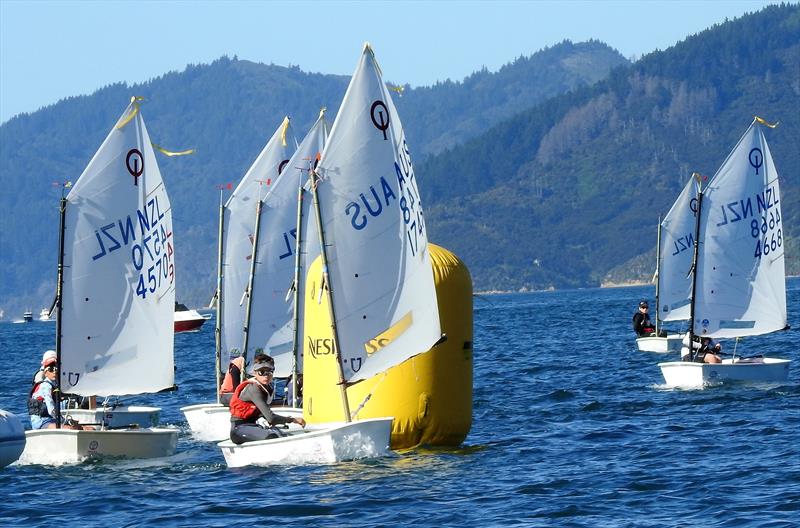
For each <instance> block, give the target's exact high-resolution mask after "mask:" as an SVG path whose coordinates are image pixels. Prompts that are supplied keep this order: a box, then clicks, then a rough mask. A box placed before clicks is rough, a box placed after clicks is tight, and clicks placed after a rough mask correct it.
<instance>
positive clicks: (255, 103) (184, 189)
mask: <svg viewBox="0 0 800 528" xmlns="http://www.w3.org/2000/svg"><path fill="white" fill-rule="evenodd" d="M358 51H359V50H354V52H353V65H354V67H355V64H356V62H357V59H358ZM376 51H377V54H378V58H379V59H380V50H376ZM625 64H627V61H626V60H625V59H624V58H623V57H622V56H621V55H620V54H619V53H618V52H616V51H615V50H613V49H611V48H609V47H608V46H606V45H604V44H601V43H599V42H587V43H577V44H574V43H571V42H569V41H565V42H562V43H560V44H557V45H555V46H552V47H550V48H547V49H545V50H542V51H540V52H538V53H536V54H534V55H532V56H530V57H521V58H518V59H516V60H515V61H513V62H511V63H509V64H508V65H506V66H504V67H503V68H501V69H500V70H499V71H498V72H496V73H490V72H487V71H486V70H480V71H478V72H477V73H475V74H473V75H471V76H470V77H468V78H466V79H464V80H463V81H459V82H453V81H450V80H448V81H444V82H441V83H438V84H436V85H435V86H432V87H422V88H411V87H408V86H405V89H404V90H403V93H402V96H398V97H395V101H396V103H397V106H398V108H399V111H400V114H401V117H402V119H403V122H404V125H405V129H406V135H407V137H408V139H409V143H410V144H411V145H412V149H413V152H414V156H415V159H416V162H417V163H420V162H421V161H422V160H423V159H424V158H425V157H426V156H427V155H428V154H429V153H432V152H438V151H440V150H441V149H442V148H444V147H450V146H454V145H457V144H459V143H462V142H464V141H465V140H468V139H471V138H474V137H476V136H479V135H480V134H482V133H483V132H484V131H485V130H486V129H487V128H489V127H490V126H492V125H495V124H497V123H499V122H501V121H502V120H503V119H506V118H508V117H510V116H513V115H515V114H516V113H518V112H519V111H522V110H524V109H526V108H530V107H531V106H534V105H536V104H538V103H540V102H542V101H544V100H546V99H548V98H550V97H553V96H556V95H559V94H563V93H565V92H567V91H568V90H571V89H573V88H576V87H579V86H586V85H589V84H591V83H593V82H595V81H597V80H598V79H601V78H604V77H606V76H607V75H608V73H609V71H610V70H611V69H612V68H613V67H616V66H620V65H625ZM382 67H383V69H384V71H385V72H386V78H387V80H388V81H389V82H390V84H392V85H393V86H397V85H398V83H397V82H392V81H393V79H392V75H391V70H392V68H391V65H390V64H382ZM397 81H402V80H397ZM348 82H349V77H347V76H337V75H324V74H312V73H306V72H303V71H302V70H301V69H300V68H299V67H290V68H285V67H279V66H275V65H264V64H255V63H252V62H248V61H243V60H237V59H236V58H235V57H234V58H233V59H230V58H227V57H223V58H221V59H219V60H217V61H215V62H214V63H212V64H209V65H193V66H189V67H187V68H186V69H185V70H184V71H182V72H172V73H168V74H166V75H163V76H161V77H158V78H156V79H153V80H151V81H149V82H147V83H144V84H139V85H134V86H127V85H125V84H115V85H111V86H107V87H105V88H102V89H100V90H98V91H97V92H95V93H94V94H92V95H90V96H81V97H71V98H68V99H64V100H62V101H60V102H58V103H57V104H54V105H52V106H49V107H46V108H44V109H41V110H39V111H37V112H34V113H31V114H22V115H19V116H16V117H14V118H12V119H10V120H9V121H7V122H6V123H3V124H2V125H0V186H2V189H3V193H0V207H1V208H2V210H3V211H4V215H3V217H4V219H3V222H2V229H0V266H2V269H3V272H4V274H3V280H2V281H0V310H4V311H5V313H6V318H7V319H8V318H13V317H18V316H19V315H20V314H21V312H22V311H23V310H24V309H26V308H30V309H33V310H34V311H35V310H36V309H38V308H40V307H42V306H45V305H48V304H49V303H50V301H51V300H52V297H53V291H54V284H55V268H56V258H57V255H56V252H57V244H56V238H57V222H58V214H57V203H58V196H59V191H58V189H57V188H56V187H54V186H53V185H52V184H53V182H56V181H64V180H73V181H74V180H75V179H76V178H77V177H78V176H79V175H80V174H81V172H82V171H83V169H84V167H85V166H86V164H87V163H88V161H89V160H90V159H91V157H92V155H93V154H94V152H95V151H96V150H97V148H98V147H99V146H100V143H101V142H102V140H103V138H104V137H105V136H106V135H107V134H108V131H109V130H110V128H111V127H112V126H113V124H114V123H115V122H116V120H117V118H118V117H119V114H120V113H121V112H122V111H123V110H124V108H125V106H126V105H127V103H128V101H129V99H130V97H131V96H132V95H139V96H143V97H144V98H145V102H144V104H143V106H142V112H143V115H144V117H145V120H146V122H147V127H148V130H149V132H150V136H151V138H152V139H153V141H154V142H156V143H158V144H160V145H162V146H164V147H166V148H169V149H173V150H180V149H184V148H189V147H193V148H195V149H196V151H197V152H196V154H194V155H192V156H188V157H182V158H164V157H160V158H159V165H160V167H161V172H162V175H163V176H164V179H165V182H166V184H167V187H168V189H169V192H170V198H171V201H172V205H173V215H174V226H175V233H176V248H177V257H176V266H177V273H178V277H179V279H178V286H177V288H178V292H177V293H178V298H179V299H180V300H182V301H183V302H185V303H187V304H190V305H199V304H201V303H204V302H207V300H208V298H209V297H210V295H211V292H212V289H213V287H214V283H215V280H214V275H215V273H216V271H215V252H216V249H215V247H216V245H215V244H216V232H217V226H216V221H217V220H216V219H217V204H218V199H219V195H218V192H217V191H216V186H217V184H220V183H226V182H236V181H238V180H239V179H240V178H241V177H242V175H243V174H244V172H245V171H246V169H247V168H248V166H249V165H250V164H251V163H252V161H253V160H254V159H255V157H256V155H257V154H258V153H259V152H260V150H261V148H262V147H263V145H264V143H265V142H266V140H267V139H268V138H269V137H270V136H271V135H272V133H273V132H274V131H275V129H276V128H277V126H278V125H279V124H280V122H281V120H282V119H283V116H284V115H287V114H288V115H291V116H292V122H293V126H294V129H295V132H296V134H297V135H298V137H299V138H302V135H303V134H304V133H305V131H306V130H307V129H308V127H309V126H310V125H311V124H312V122H313V121H314V119H315V118H316V116H317V114H318V112H319V109H320V107H323V106H326V107H327V108H328V115H329V118H330V120H331V121H332V120H333V118H334V117H335V115H336V110H337V108H338V105H339V102H340V101H341V98H342V96H343V95H344V91H345V89H346V87H347V83H348ZM443 242H444V243H445V244H447V241H446V240H444V241H443ZM498 286H499V285H498Z"/></svg>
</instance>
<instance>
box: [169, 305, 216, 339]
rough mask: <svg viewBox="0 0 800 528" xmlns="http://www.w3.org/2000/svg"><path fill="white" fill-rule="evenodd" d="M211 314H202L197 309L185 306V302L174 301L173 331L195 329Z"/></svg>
mask: <svg viewBox="0 0 800 528" xmlns="http://www.w3.org/2000/svg"><path fill="white" fill-rule="evenodd" d="M210 318H211V316H210V315H209V316H204V315H202V314H200V313H199V312H198V311H197V310H192V309H190V308H187V307H186V305H185V304H181V303H178V302H176V303H175V332H187V331H189V330H197V329H198V328H200V327H201V326H203V323H205V322H206V320H207V319H210Z"/></svg>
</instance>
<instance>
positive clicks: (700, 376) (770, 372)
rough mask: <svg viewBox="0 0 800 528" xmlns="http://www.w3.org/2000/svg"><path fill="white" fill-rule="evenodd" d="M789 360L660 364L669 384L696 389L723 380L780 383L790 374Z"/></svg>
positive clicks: (765, 359)
mask: <svg viewBox="0 0 800 528" xmlns="http://www.w3.org/2000/svg"><path fill="white" fill-rule="evenodd" d="M789 363H790V361H789V360H788V359H776V358H733V359H723V360H722V363H714V364H712V363H690V362H688V361H671V362H668V363H659V364H658V366H659V367H661V373H662V374H663V375H664V380H665V382H666V384H667V385H668V386H669V387H676V388H685V389H696V388H702V387H707V386H710V385H716V384H720V383H725V382H764V383H769V382H782V381H786V379H787V378H788V377H789Z"/></svg>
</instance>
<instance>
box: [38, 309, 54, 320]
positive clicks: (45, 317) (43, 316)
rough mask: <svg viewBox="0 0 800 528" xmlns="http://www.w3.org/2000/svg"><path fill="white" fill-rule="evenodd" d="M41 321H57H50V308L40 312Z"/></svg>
mask: <svg viewBox="0 0 800 528" xmlns="http://www.w3.org/2000/svg"><path fill="white" fill-rule="evenodd" d="M39 320H40V321H43V322H51V321H55V319H50V309H49V308H42V311H41V312H39Z"/></svg>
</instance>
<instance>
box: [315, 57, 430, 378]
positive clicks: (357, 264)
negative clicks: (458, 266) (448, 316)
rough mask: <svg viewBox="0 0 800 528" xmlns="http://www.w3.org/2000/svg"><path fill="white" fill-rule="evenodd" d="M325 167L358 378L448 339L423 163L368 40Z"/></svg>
mask: <svg viewBox="0 0 800 528" xmlns="http://www.w3.org/2000/svg"><path fill="white" fill-rule="evenodd" d="M317 173H318V175H319V177H320V181H319V182H318V183H317V192H318V195H319V202H320V215H321V223H322V231H323V232H324V236H325V244H326V249H327V252H328V253H327V259H328V273H329V274H330V275H329V280H330V284H329V287H330V289H331V293H332V298H333V309H334V314H335V323H336V325H337V327H338V336H339V343H338V344H339V348H340V350H339V353H340V355H341V362H342V370H343V375H344V379H345V381H349V382H354V381H358V380H362V379H366V378H369V377H371V376H373V375H375V374H377V373H379V372H382V371H384V370H386V369H388V368H390V367H392V366H394V365H396V364H399V363H401V362H402V361H404V360H406V359H408V358H410V357H413V356H415V355H417V354H420V353H422V352H425V351H426V350H428V349H430V348H431V346H433V345H434V344H435V343H436V341H438V340H439V339H440V337H441V329H440V325H439V312H438V307H437V302H436V291H435V288H434V282H433V271H432V268H431V262H430V255H429V252H428V233H427V229H426V226H425V219H424V215H423V211H422V203H421V200H420V195H419V191H418V189H417V181H416V176H415V174H414V167H413V165H412V162H411V156H410V152H409V147H408V145H407V143H406V138H405V134H404V132H403V127H402V124H401V123H400V119H399V117H398V114H397V111H396V109H395V106H394V103H393V102H392V98H391V96H390V95H389V91H388V90H387V88H386V85H385V84H384V83H383V81H382V79H381V72H380V69H379V67H378V64H377V62H376V60H375V56H374V54H373V51H372V48H371V47H370V45H369V44H366V45H365V46H364V50H363V53H362V55H361V60H360V62H359V64H358V67H357V69H356V72H355V73H354V75H353V78H352V80H351V81H350V85H349V87H348V89H347V92H346V93H345V97H344V100H343V101H342V105H341V107H340V108H339V113H338V115H337V116H336V120H335V122H334V125H333V127H332V129H331V133H330V136H329V137H328V142H327V144H326V145H325V150H324V152H323V154H322V159H321V161H320V163H319V166H318V168H317Z"/></svg>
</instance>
